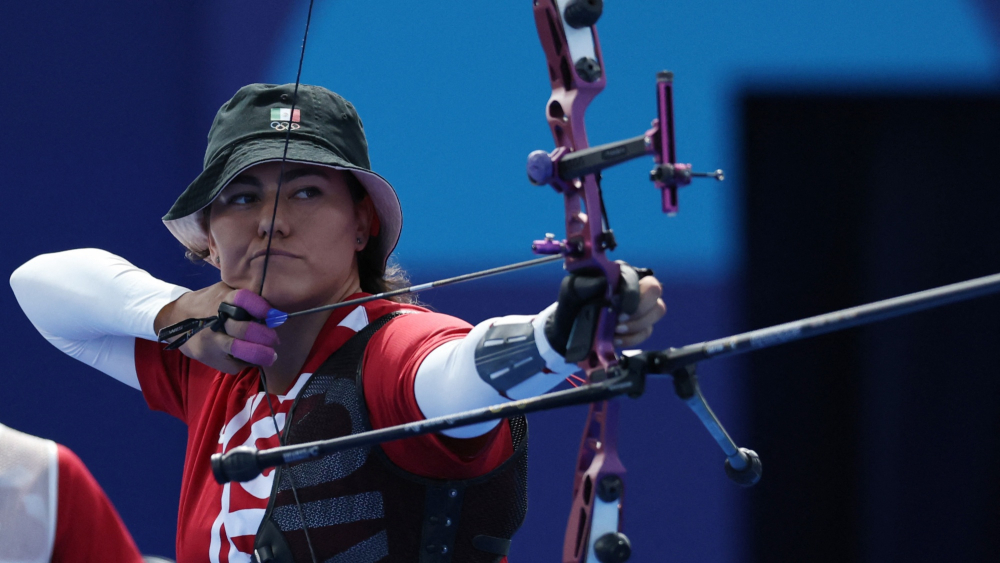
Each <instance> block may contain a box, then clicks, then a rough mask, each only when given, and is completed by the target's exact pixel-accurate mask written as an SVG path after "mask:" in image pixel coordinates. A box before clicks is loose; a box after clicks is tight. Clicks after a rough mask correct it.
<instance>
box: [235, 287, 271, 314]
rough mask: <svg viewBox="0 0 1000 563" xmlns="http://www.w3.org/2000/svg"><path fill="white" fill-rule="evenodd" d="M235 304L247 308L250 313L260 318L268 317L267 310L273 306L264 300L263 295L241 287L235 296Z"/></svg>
mask: <svg viewBox="0 0 1000 563" xmlns="http://www.w3.org/2000/svg"><path fill="white" fill-rule="evenodd" d="M233 305H236V306H237V307H242V308H244V309H246V311H247V312H248V313H250V314H251V315H253V316H254V317H255V318H258V319H263V318H264V317H266V316H267V312H268V311H269V310H270V309H271V306H270V305H269V304H268V303H267V301H265V300H264V298H263V297H261V296H260V295H257V294H256V293H254V292H252V291H250V290H249V289H241V290H239V291H237V292H236V297H235V298H233Z"/></svg>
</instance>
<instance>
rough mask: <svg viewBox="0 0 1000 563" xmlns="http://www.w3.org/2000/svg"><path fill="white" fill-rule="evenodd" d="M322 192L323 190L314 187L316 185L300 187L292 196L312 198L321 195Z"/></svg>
mask: <svg viewBox="0 0 1000 563" xmlns="http://www.w3.org/2000/svg"><path fill="white" fill-rule="evenodd" d="M320 193H321V192H320V189H319V188H314V187H308V188H299V189H297V190H295V193H294V194H292V197H295V198H298V199H310V198H314V197H316V196H318V195H320Z"/></svg>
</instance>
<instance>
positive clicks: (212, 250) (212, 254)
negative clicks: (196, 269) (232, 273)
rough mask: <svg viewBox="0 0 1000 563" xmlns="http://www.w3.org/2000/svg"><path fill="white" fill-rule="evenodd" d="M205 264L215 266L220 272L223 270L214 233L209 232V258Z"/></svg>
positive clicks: (206, 258) (207, 257)
mask: <svg viewBox="0 0 1000 563" xmlns="http://www.w3.org/2000/svg"><path fill="white" fill-rule="evenodd" d="M205 262H208V263H209V264H211V265H213V266H215V267H216V269H218V270H220V271H221V270H222V259H221V258H219V249H218V248H216V246H215V239H213V238H212V231H209V232H208V256H206V257H205Z"/></svg>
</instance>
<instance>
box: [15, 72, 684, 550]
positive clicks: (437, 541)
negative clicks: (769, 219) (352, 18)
mask: <svg viewBox="0 0 1000 563" xmlns="http://www.w3.org/2000/svg"><path fill="white" fill-rule="evenodd" d="M293 96H296V99H295V101H294V104H293V100H292V98H293ZM293 107H294V109H293ZM286 136H287V145H286ZM164 223H165V224H166V226H167V228H168V229H169V230H170V232H171V233H173V234H174V236H175V237H176V238H177V239H178V240H179V241H180V242H181V243H182V244H183V245H184V246H185V247H186V248H187V249H188V255H189V257H193V258H194V259H196V260H204V261H205V262H208V263H209V264H211V265H213V266H215V267H216V268H218V269H219V271H220V274H221V281H220V282H219V283H216V284H214V285H211V286H209V287H206V288H204V289H201V290H198V291H191V290H188V289H186V288H183V287H179V286H176V285H173V284H170V283H167V282H164V281H161V280H157V279H155V278H153V277H152V276H150V275H149V274H147V273H146V272H144V271H143V270H140V269H138V268H137V267H135V266H133V265H132V264H130V263H129V262H127V261H126V260H124V259H122V258H120V257H117V256H114V255H111V254H109V253H107V252H104V251H101V250H96V249H81V250H72V251H67V252H61V253H56V254H48V255H42V256H39V257H37V258H35V259H33V260H31V261H29V262H28V263H26V264H24V265H23V266H22V267H21V268H19V269H18V270H17V271H15V272H14V274H13V275H12V277H11V286H12V287H13V289H14V292H15V294H16V296H17V299H18V302H19V303H20V305H21V307H22V308H23V310H24V311H25V313H26V314H27V315H28V317H29V318H30V319H31V321H32V323H34V325H35V326H36V327H37V328H38V330H39V331H40V332H41V333H42V334H43V335H44V336H45V337H46V338H47V339H48V340H49V341H50V342H52V343H53V344H54V345H55V346H57V347H58V348H59V349H60V350H62V351H63V352H65V353H67V354H69V355H71V356H73V357H75V358H77V359H79V360H80V361H83V362H84V363H87V364H88V365H90V366H93V367H95V368H97V369H99V370H101V371H103V372H105V373H107V374H108V375H111V376H112V377H114V378H116V379H118V380H120V381H122V382H124V383H126V384H127V385H130V386H132V387H134V388H136V389H139V390H140V391H141V392H142V394H143V396H144V398H145V399H146V401H147V402H148V404H149V406H150V407H151V408H153V409H155V410H160V411H164V412H167V413H169V414H171V415H173V416H175V417H177V418H179V419H181V420H182V421H184V422H185V423H186V424H187V426H188V443H187V452H186V460H185V465H184V474H183V480H182V488H181V499H180V509H179V519H178V520H179V521H178V536H177V559H178V561H179V562H180V563H187V562H203V561H205V562H207V561H211V562H217V561H228V562H235V561H250V560H252V559H251V558H252V557H254V556H255V557H256V560H257V561H261V562H265V561H293V560H294V561H327V560H331V558H334V557H336V558H337V559H336V560H337V561H359V562H360V561H366V562H367V561H449V560H450V561H456V562H459V561H460V562H466V561H471V562H478V561H499V560H502V559H503V558H504V557H505V555H506V553H507V549H508V548H509V545H510V538H511V537H512V535H513V533H514V532H515V531H516V530H517V528H518V526H520V524H521V522H522V520H523V517H524V511H525V509H526V503H525V500H524V499H525V492H526V449H525V448H526V426H525V424H524V421H523V420H512V421H510V422H508V421H503V422H499V423H497V422H487V423H481V424H478V425H475V426H469V427H464V428H456V429H454V430H450V431H448V432H445V433H443V434H439V435H428V436H420V437H413V438H409V439H406V440H401V441H397V442H391V443H387V444H384V445H382V446H381V447H376V448H370V449H368V450H352V451H348V452H341V453H339V454H336V455H333V456H329V457H327V458H323V459H321V460H316V461H310V462H305V463H301V464H298V465H294V466H290V467H289V468H285V469H282V470H275V471H267V472H265V473H264V474H263V475H261V476H259V477H257V478H256V479H254V480H252V481H248V482H245V483H229V484H226V485H219V484H217V483H216V482H215V480H214V479H213V476H212V472H211V468H210V464H209V458H210V456H211V455H212V454H215V453H224V452H227V451H230V450H232V449H233V448H235V447H238V446H241V445H252V446H255V447H258V448H269V447H275V446H277V445H279V443H288V441H289V440H291V442H292V443H298V442H302V441H308V440H313V439H321V438H332V437H335V436H339V435H347V434H352V433H357V432H361V431H365V430H368V429H371V428H383V427H387V426H392V425H397V424H402V423H406V422H411V421H415V420H421V419H424V418H431V417H435V416H441V415H445V414H450V413H454V412H459V411H464V410H469V409H472V408H478V407H483V406H487V405H491V404H495V403H498V402H501V401H503V400H507V399H519V398H524V397H529V396H534V395H537V394H540V393H544V392H546V391H547V390H549V389H551V388H553V387H554V386H556V385H557V384H558V383H560V382H561V381H562V380H563V379H564V378H565V377H566V376H567V375H569V374H570V373H572V372H574V371H575V370H576V369H577V368H576V366H575V365H572V364H567V363H566V362H565V361H564V360H563V357H562V355H561V354H560V352H563V353H564V352H565V345H566V341H567V339H568V337H569V335H568V330H569V329H568V327H569V326H570V325H571V324H572V320H573V316H574V315H575V313H574V311H576V310H578V307H579V305H580V302H579V301H580V298H579V296H567V295H561V296H560V299H561V302H560V303H558V304H554V305H552V306H551V307H549V308H547V309H545V310H544V311H542V312H540V313H539V314H537V315H534V316H507V317H501V318H494V319H490V320H487V321H484V322H483V323H480V324H479V325H477V326H475V327H472V326H470V325H469V324H467V323H465V322H464V321H461V320H459V319H456V318H453V317H449V316H447V315H443V314H438V313H433V312H430V311H427V310H426V309H423V308H421V307H418V306H416V305H413V304H409V303H403V302H396V301H388V300H375V301H371V302H368V303H365V304H363V305H358V306H355V307H344V308H340V309H337V310H334V311H330V312H326V313H322V314H315V315H308V316H302V317H297V318H295V319H292V320H290V321H289V322H288V323H286V324H284V325H282V326H280V327H278V328H277V329H276V330H274V329H270V328H267V327H266V325H264V324H261V323H259V322H248V321H237V320H234V319H229V320H227V321H226V322H225V324H224V327H223V328H224V330H221V331H218V332H216V331H208V330H205V331H201V332H199V333H198V334H197V335H195V336H194V337H193V338H191V339H190V340H188V341H187V342H186V343H185V344H184V345H183V346H182V347H181V348H180V349H178V350H166V349H165V345H164V344H162V343H159V342H157V339H156V334H157V331H158V330H160V329H162V328H164V327H166V326H169V325H172V324H174V323H176V322H179V321H182V320H184V319H188V318H195V317H208V316H211V315H213V314H215V312H216V311H217V310H218V308H219V306H220V303H223V302H228V303H233V304H235V305H237V306H239V307H242V308H243V309H245V310H247V311H248V312H249V313H250V314H251V315H253V316H254V317H256V318H257V319H260V318H262V317H263V316H264V315H265V314H266V311H267V310H268V309H269V308H271V307H274V308H277V309H280V310H283V311H300V310H304V309H307V308H311V307H316V306H320V305H326V304H332V303H339V302H342V301H346V300H350V299H352V298H357V297H361V296H365V295H369V294H373V293H379V292H382V291H385V290H387V289H393V288H395V287H399V286H400V285H401V284H402V283H403V282H405V279H404V278H403V276H402V275H401V273H400V271H399V270H398V269H396V268H394V267H387V263H388V259H389V256H390V254H391V253H392V251H393V249H394V248H395V246H396V243H397V241H398V239H399V235H400V231H401V227H402V212H401V209H400V205H399V200H398V199H397V197H396V193H395V191H394V189H393V188H392V186H391V185H390V184H389V183H388V182H387V181H386V180H385V179H383V178H382V177H381V176H379V175H378V174H376V173H375V172H373V171H372V170H371V166H370V164H369V158H368V150H367V142H366V140H365V136H364V131H363V128H362V125H361V120H360V118H359V117H358V114H357V112H356V111H355V109H354V107H353V106H352V105H351V104H350V103H349V102H347V101H346V100H344V99H343V98H341V97H340V96H338V95H337V94H335V93H333V92H330V91H329V90H326V89H323V88H320V87H314V86H305V85H302V86H299V87H298V90H297V94H296V89H295V87H294V85H283V86H276V85H263V84H253V85H250V86H247V87H244V88H242V89H240V91H239V92H237V93H236V95H235V96H234V97H233V98H232V99H231V100H230V101H229V102H227V103H226V104H225V105H223V107H222V108H221V109H220V110H219V112H218V114H217V116H216V118H215V121H214V123H213V125H212V128H211V130H210V132H209V142H208V148H207V151H206V157H205V166H204V170H203V172H202V173H201V174H200V175H199V176H198V177H197V178H196V179H195V180H194V182H192V183H191V185H190V186H189V187H188V188H187V189H186V190H185V191H184V192H183V193H182V194H181V195H180V197H179V198H178V199H177V201H176V203H175V204H174V205H173V207H172V208H171V209H170V211H169V212H168V213H167V215H166V216H165V217H164ZM265 263H266V264H267V269H266V272H267V273H266V277H265V274H264V272H265V268H264V264H265ZM258 287H260V288H261V289H262V291H261V295H263V297H261V296H260V295H258V294H257V293H255V292H254V290H256V289H257V288H258ZM661 291H662V289H661V286H660V284H659V282H657V281H656V279H655V278H652V277H646V278H643V279H642V280H641V281H640V283H639V286H638V292H639V297H640V298H639V305H638V309H637V310H636V311H635V312H634V313H633V314H632V315H631V316H630V317H623V318H622V320H621V324H620V325H619V327H618V329H617V336H618V340H617V341H616V344H618V345H621V346H635V345H637V344H639V343H640V342H642V341H644V340H645V339H646V338H648V336H649V334H650V333H651V332H652V326H653V324H654V323H655V322H656V321H658V320H659V319H660V318H661V317H662V316H663V314H664V312H665V306H664V305H663V301H662V300H661V299H660V294H661ZM564 293H566V292H564ZM265 299H266V300H265ZM567 320H568V321H569V322H568V324H567ZM264 375H266V378H264V377H263V376H264ZM293 406H294V409H293ZM276 476H277V477H276Z"/></svg>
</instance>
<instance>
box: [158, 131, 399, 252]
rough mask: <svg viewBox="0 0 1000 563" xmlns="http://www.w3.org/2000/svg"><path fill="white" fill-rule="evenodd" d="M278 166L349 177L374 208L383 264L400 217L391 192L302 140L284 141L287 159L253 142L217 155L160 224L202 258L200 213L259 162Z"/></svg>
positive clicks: (266, 142) (278, 143) (270, 145)
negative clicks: (319, 169) (307, 167)
mask: <svg viewBox="0 0 1000 563" xmlns="http://www.w3.org/2000/svg"><path fill="white" fill-rule="evenodd" d="M282 160H284V161H286V162H294V163H302V164H314V165H318V166H326V167H329V168H333V169H335V170H346V171H349V172H352V173H353V174H354V176H355V177H356V178H357V179H358V181H359V182H361V185H362V186H364V188H365V190H366V191H367V192H368V196H369V197H370V198H371V200H372V203H373V204H374V206H375V212H376V213H377V214H378V219H379V224H380V228H379V233H378V234H379V237H378V242H379V249H378V250H379V255H380V256H381V257H382V263H383V265H384V264H385V263H386V261H388V259H389V255H390V254H392V251H393V250H394V249H395V248H396V243H398V242H399V234H400V231H401V230H402V228H403V211H402V208H401V207H400V205H399V198H398V197H397V196H396V190H394V189H393V187H392V185H391V184H389V182H388V181H386V179H385V178H383V177H381V176H379V175H378V174H376V173H375V172H372V171H371V170H366V169H363V168H359V167H357V166H354V165H352V164H350V163H348V162H347V161H345V160H344V159H343V158H341V157H340V156H338V155H336V154H334V153H333V152H332V151H331V150H330V149H328V148H326V147H323V146H320V145H318V144H315V143H312V142H310V141H307V140H304V139H292V140H291V141H289V142H288V151H287V154H286V152H285V140H284V139H254V140H250V141H247V142H245V143H242V144H240V145H239V146H237V147H236V148H235V149H233V150H232V151H231V152H229V153H228V154H222V155H220V157H219V158H216V159H215V161H213V162H212V163H209V165H208V166H206V167H205V170H204V171H202V173H201V174H199V175H198V177H197V178H195V180H194V182H192V183H191V185H190V186H188V189H187V190H185V191H184V193H183V194H182V195H181V197H180V198H178V199H177V201H176V202H175V203H174V205H173V207H171V208H170V211H168V212H167V214H166V215H165V216H164V217H163V224H164V225H166V227H167V229H169V230H170V232H171V234H173V235H174V237H176V238H177V240H179V241H180V242H181V244H183V245H184V246H185V247H187V248H188V249H189V250H191V251H193V252H197V253H200V252H204V251H205V250H207V249H208V233H207V232H206V231H205V228H204V223H203V222H202V219H201V211H202V210H203V209H204V208H205V207H207V206H209V205H211V203H212V202H213V201H215V198H217V197H219V194H220V193H222V190H223V189H225V187H226V186H227V185H229V182H231V181H232V180H233V178H235V177H237V176H239V175H240V174H241V173H242V172H243V171H244V170H246V169H248V168H250V167H251V166H255V165H257V164H261V163H264V162H275V161H278V162H280V161H282Z"/></svg>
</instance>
